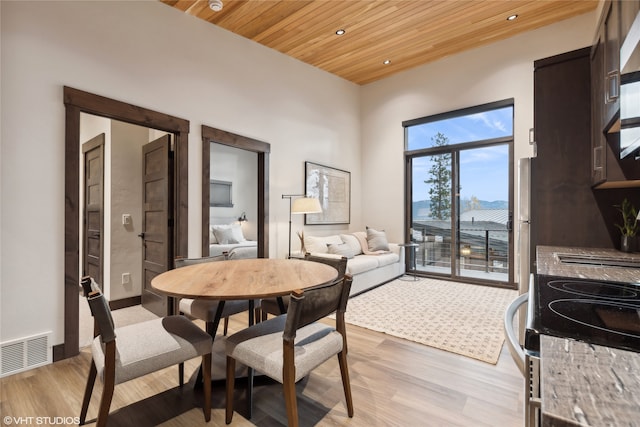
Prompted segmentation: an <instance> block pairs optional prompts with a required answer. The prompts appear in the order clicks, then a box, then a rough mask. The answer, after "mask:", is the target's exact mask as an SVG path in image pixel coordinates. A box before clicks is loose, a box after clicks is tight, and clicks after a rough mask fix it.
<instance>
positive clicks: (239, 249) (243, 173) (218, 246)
mask: <svg viewBox="0 0 640 427" xmlns="http://www.w3.org/2000/svg"><path fill="white" fill-rule="evenodd" d="M209 144H210V147H209V161H210V163H209V165H210V166H209V255H210V256H215V255H221V254H222V253H224V252H226V253H228V255H229V258H230V259H238V258H257V257H258V229H257V219H258V168H257V165H258V155H257V153H254V152H252V151H247V150H243V149H240V148H237V147H231V146H228V145H223V144H218V143H215V142H210V143H209Z"/></svg>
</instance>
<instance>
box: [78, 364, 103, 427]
mask: <svg viewBox="0 0 640 427" xmlns="http://www.w3.org/2000/svg"><path fill="white" fill-rule="evenodd" d="M97 374H98V370H97V369H96V364H95V362H94V361H93V359H91V367H90V368H89V377H88V378H87V386H86V387H85V389H84V398H83V399H82V409H81V410H80V422H79V425H84V423H85V420H86V419H87V410H88V409H89V402H91V393H93V385H94V384H95V382H96V376H97Z"/></svg>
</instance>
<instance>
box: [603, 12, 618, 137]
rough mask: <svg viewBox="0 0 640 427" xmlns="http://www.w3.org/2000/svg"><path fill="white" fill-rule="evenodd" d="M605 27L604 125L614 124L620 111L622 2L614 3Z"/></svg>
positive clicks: (606, 128)
mask: <svg viewBox="0 0 640 427" xmlns="http://www.w3.org/2000/svg"><path fill="white" fill-rule="evenodd" d="M603 25H604V123H605V130H608V129H609V127H610V126H611V125H612V124H613V121H614V120H615V118H616V114H617V113H618V111H619V109H620V101H619V98H620V2H618V1H612V2H611V3H610V4H609V6H608V11H607V12H606V15H605V19H604V22H603Z"/></svg>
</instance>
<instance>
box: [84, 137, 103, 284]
mask: <svg viewBox="0 0 640 427" xmlns="http://www.w3.org/2000/svg"><path fill="white" fill-rule="evenodd" d="M104 139H105V134H104V133H103V134H100V135H98V136H96V137H94V138H92V139H90V140H89V141H87V142H86V143H84V144H82V153H83V154H84V216H83V222H84V226H83V234H82V235H83V239H82V274H83V275H90V276H91V277H93V278H94V279H95V280H96V282H98V283H99V284H100V285H101V286H103V288H104V283H103V276H102V272H103V271H104V269H103V254H104V249H103V245H102V230H103V212H104V206H103V205H104Z"/></svg>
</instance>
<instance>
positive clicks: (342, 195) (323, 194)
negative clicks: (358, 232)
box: [304, 162, 351, 225]
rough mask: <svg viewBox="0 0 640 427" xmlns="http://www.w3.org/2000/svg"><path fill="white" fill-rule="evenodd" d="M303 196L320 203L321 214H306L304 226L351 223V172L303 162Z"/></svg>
mask: <svg viewBox="0 0 640 427" xmlns="http://www.w3.org/2000/svg"><path fill="white" fill-rule="evenodd" d="M304 169H305V194H306V195H307V197H315V198H317V199H318V200H319V201H320V206H321V207H322V213H317V214H306V215H305V222H304V223H305V224H307V225H317V224H349V223H350V222H351V172H347V171H343V170H340V169H335V168H332V167H329V166H323V165H319V164H317V163H312V162H305V164H304Z"/></svg>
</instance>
